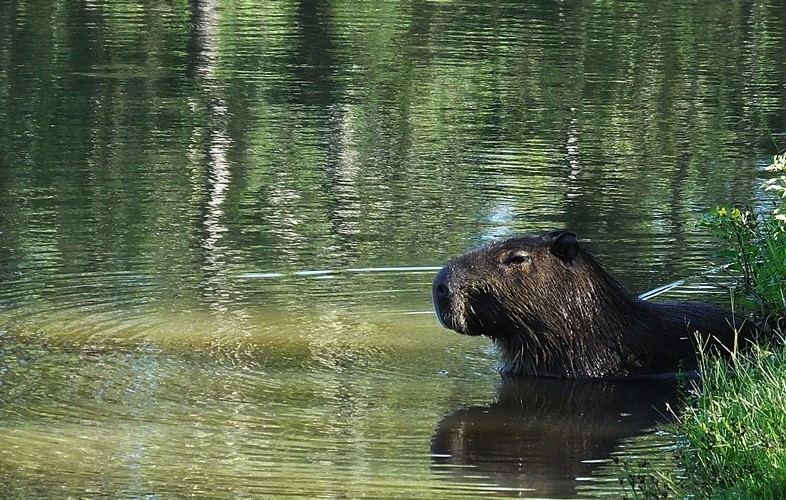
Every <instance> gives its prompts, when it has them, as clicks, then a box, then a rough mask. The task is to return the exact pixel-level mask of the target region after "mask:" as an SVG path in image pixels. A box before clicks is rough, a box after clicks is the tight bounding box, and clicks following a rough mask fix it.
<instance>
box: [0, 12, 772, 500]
mask: <svg viewBox="0 0 786 500" xmlns="http://www.w3.org/2000/svg"><path fill="white" fill-rule="evenodd" d="M785 16H786V11H784V6H783V5H782V4H781V3H780V2H776V1H745V2H738V3H735V4H734V5H733V6H731V7H730V6H728V5H726V4H719V3H715V2H709V1H700V2H695V3H693V4H690V5H686V4H684V3H683V2H659V3H657V4H653V3H651V2H635V1H634V2H600V3H598V2H589V1H586V2H584V1H570V2H545V3H543V2H539V3H532V4H529V3H524V4H522V3H521V2H512V1H511V2H506V1H503V2H497V3H495V4H493V5H488V6H480V5H476V4H474V3H472V2H469V3H468V2H462V1H456V2H430V1H411V2H388V1H380V2H362V3H358V2H345V1H333V2H326V1H306V2H299V3H298V2H276V1H274V2H264V3H258V2H225V1H221V0H214V1H207V0H192V1H190V2H186V3H184V2H180V3H176V2H170V1H153V2H145V3H144V4H140V3H135V2H128V1H112V2H109V1H103V0H97V1H86V2H67V1H41V0H31V1H23V0H16V1H10V2H3V3H2V4H0V471H2V473H0V493H1V494H2V496H3V497H10V498H29V497H31V496H40V497H58V498H59V497H68V496H71V497H85V496H94V495H95V496H99V495H102V496H118V497H142V496H151V497H182V496H198V497H211V498H215V497H231V498H238V497H261V496H284V495H297V496H303V497H342V496H343V497H357V496H362V495H367V496H372V497H408V498H411V497H428V498H433V497H445V498H447V497H462V496H463V497H477V496H478V495H479V494H481V493H482V494H484V495H490V494H496V495H501V496H505V495H514V496H532V497H575V496H604V495H606V496H611V497H615V496H616V497H618V496H619V495H620V490H619V483H618V481H617V477H616V474H617V473H616V472H615V469H614V467H613V466H612V465H610V464H611V462H610V460H611V457H613V456H617V457H620V456H626V454H628V455H632V456H641V455H653V456H655V455H658V454H659V453H660V454H661V455H658V456H663V454H665V455H666V456H668V454H669V452H668V447H669V446H670V441H669V438H668V436H665V435H662V434H660V433H651V432H649V433H644V429H648V428H650V427H651V426H652V425H653V424H654V423H655V422H656V421H657V420H660V419H661V417H662V416H663V413H662V410H664V408H665V406H664V403H665V401H668V400H669V398H670V397H671V395H670V394H671V393H670V392H669V391H670V390H671V389H669V388H664V387H661V386H660V385H659V384H649V385H647V386H646V387H642V386H638V385H636V384H632V385H626V384H620V385H614V386H608V385H606V384H595V383H573V382H555V381H536V380H519V381H515V382H513V383H511V382H510V381H505V380H503V379H501V378H500V376H499V375H498V374H497V373H496V371H495V359H496V356H495V354H494V353H493V351H491V350H490V349H489V344H488V342H487V341H485V340H484V339H474V338H466V337H462V336H459V335H456V334H454V333H451V332H448V331H446V330H443V329H442V328H440V326H439V325H438V324H437V322H436V320H435V318H434V316H433V315H432V314H431V300H430V286H431V281H432V279H433V276H434V274H435V273H436V269H437V268H438V267H439V266H440V265H441V264H442V263H443V262H444V261H445V260H447V259H448V258H450V257H451V256H454V255H456V254H458V253H460V252H462V251H464V250H466V249H468V248H471V247H473V246H474V245H477V244H479V243H482V242H484V241H487V240H489V239H491V238H495V237H500V236H504V235H508V234H512V233H518V232H533V231H541V230H550V229H554V228H562V227H568V228H571V229H572V230H574V231H576V232H577V233H578V234H579V236H580V238H581V239H582V241H584V242H585V243H586V244H587V245H588V247H589V248H590V249H591V250H592V251H593V252H594V253H595V254H596V255H598V256H599V257H600V258H601V259H602V261H603V262H604V263H605V264H606V266H607V267H608V268H609V269H610V270H611V271H612V272H613V273H614V274H615V276H617V277H618V278H619V279H620V280H621V281H622V282H624V283H626V284H628V285H630V286H631V288H632V289H633V290H635V291H637V292H643V291H646V290H649V289H652V288H655V287H657V286H659V285H662V284H664V283H669V282H672V281H674V280H677V279H682V278H688V280H687V282H686V285H685V286H682V287H679V288H678V289H676V290H674V291H672V292H669V294H667V298H684V297H690V298H697V299H702V300H713V301H717V302H720V303H723V302H724V301H725V300H726V299H725V296H724V294H723V292H721V291H718V290H716V289H713V288H711V287H709V286H708V285H710V284H711V282H713V281H715V280H716V278H712V279H710V278H708V277H707V276H703V275H701V273H703V272H704V271H705V270H707V269H709V268H710V267H712V265H713V259H712V256H711V254H712V251H713V249H714V247H715V242H713V241H712V240H711V239H710V237H709V236H708V235H707V234H706V233H704V232H702V231H701V230H700V229H698V228H697V227H696V224H695V221H696V220H697V217H698V216H699V215H700V214H701V212H702V211H704V210H706V209H708V208H711V207H713V206H715V205H716V204H720V203H741V204H744V203H761V195H760V193H758V192H757V190H756V188H757V186H758V184H759V182H760V178H761V175H762V171H761V167H762V166H763V165H766V163H767V161H768V157H769V156H770V155H772V154H773V153H775V152H776V150H777V149H778V148H779V147H783V145H784V144H786V123H785V122H784V118H785V117H786V114H784V112H783V110H784V109H786V106H785V104H786V103H785V102H784V100H785V97H784V93H783V89H784V85H786V71H784V69H785V67H786V59H784V56H783V54H786V42H785V41H784V30H783V22H782V20H783V19H784V17H785ZM718 279H722V277H718ZM708 282H709V283H708ZM661 298H663V297H658V299H661ZM596 402H597V404H594V403H596ZM615 415H616V416H615ZM643 433H644V434H643ZM642 434H643V435H642Z"/></svg>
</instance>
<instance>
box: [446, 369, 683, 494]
mask: <svg viewBox="0 0 786 500" xmlns="http://www.w3.org/2000/svg"><path fill="white" fill-rule="evenodd" d="M677 401H678V397H677V385H676V383H675V382H673V381H670V382H669V381H654V380H648V381H617V382H601V381H569V380H548V379H547V380H544V379H530V378H522V377H515V378H514V377H503V378H502V383H501V386H500V388H499V392H498V394H497V397H496V399H495V400H494V402H493V403H491V404H488V405H484V406H472V407H469V408H462V409H459V410H457V411H455V412H453V413H451V414H449V415H447V416H446V417H445V418H443V419H442V420H441V421H440V422H439V425H438V426H437V428H436V430H435V432H434V438H433V441H432V444H431V452H432V454H433V460H434V464H435V470H437V472H438V473H439V474H440V475H444V476H445V477H446V478H449V479H451V480H455V481H466V482H469V483H477V482H478V481H479V480H483V481H486V482H488V483H489V484H490V485H493V486H490V487H489V489H490V490H493V489H495V488H498V489H500V490H502V491H507V492H516V493H522V494H524V495H525V496H533V497H540V498H572V497H575V496H577V495H578V494H579V493H581V490H582V488H583V487H584V484H583V483H590V482H591V481H592V480H593V471H594V470H595V469H597V468H598V466H599V465H600V464H603V463H609V462H610V457H611V454H612V452H614V451H615V450H616V448H617V447H618V446H619V445H620V443H621V442H622V440H623V439H624V438H629V437H632V436H637V435H640V434H642V433H643V432H644V431H645V430H646V429H650V428H652V427H653V426H655V425H656V424H657V423H661V424H663V423H668V422H669V421H670V417H671V415H670V409H672V408H676V406H675V405H676V403H677Z"/></svg>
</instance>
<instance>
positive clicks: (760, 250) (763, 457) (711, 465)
mask: <svg viewBox="0 0 786 500" xmlns="http://www.w3.org/2000/svg"><path fill="white" fill-rule="evenodd" d="M767 171H768V172H769V173H771V174H772V175H773V176H772V177H771V178H770V179H769V180H767V181H765V182H764V183H763V186H762V187H763V188H764V190H765V191H768V192H771V193H773V194H774V195H775V196H774V197H773V199H772V200H769V201H766V202H765V203H764V204H763V205H762V206H761V207H759V208H750V207H748V208H744V209H740V208H729V207H720V208H717V209H716V210H714V211H712V212H711V213H709V214H707V215H706V216H705V218H704V220H703V225H704V226H705V227H707V228H709V229H710V230H711V231H712V232H713V233H714V234H715V235H716V236H717V237H718V238H719V239H720V240H721V241H723V242H724V248H723V249H722V251H721V252H720V253H719V255H720V256H721V257H723V258H724V259H726V260H727V261H728V266H729V267H728V269H729V270H730V271H731V272H732V273H734V276H735V277H736V280H735V281H736V285H735V286H734V287H733V303H734V307H735V309H736V310H737V312H738V313H741V314H745V315H746V316H747V317H748V318H750V320H752V321H757V322H758V326H759V330H760V331H761V335H762V341H761V344H760V345H757V346H755V347H754V348H753V349H750V350H748V351H746V352H738V353H735V354H734V355H733V356H732V360H731V366H730V365H729V363H727V362H726V361H723V360H720V359H716V358H712V357H702V359H701V371H702V379H701V381H700V382H689V383H688V386H687V389H688V390H686V398H685V404H684V406H683V408H682V410H681V413H680V415H679V418H678V421H677V423H676V424H675V426H674V428H673V429H672V430H674V431H675V435H676V440H677V441H676V442H677V447H676V454H677V460H678V466H677V467H676V469H675V470H670V471H664V470H659V471H655V472H652V471H644V470H637V471H635V472H631V470H630V468H626V471H625V473H624V480H625V481H627V483H628V484H629V485H630V487H631V491H632V492H633V497H634V498H667V497H672V496H673V497H677V498H686V497H690V498H713V499H714V498H786V349H785V348H784V318H786V155H778V156H776V157H775V158H774V160H773V162H772V164H771V165H770V166H769V167H768V168H767Z"/></svg>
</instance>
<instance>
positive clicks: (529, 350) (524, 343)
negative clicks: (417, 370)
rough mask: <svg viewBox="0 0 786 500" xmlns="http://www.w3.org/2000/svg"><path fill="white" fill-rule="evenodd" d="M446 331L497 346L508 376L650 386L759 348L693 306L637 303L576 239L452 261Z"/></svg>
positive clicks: (546, 239)
mask: <svg viewBox="0 0 786 500" xmlns="http://www.w3.org/2000/svg"><path fill="white" fill-rule="evenodd" d="M432 293H433V299H434V307H435V311H436V313H437V316H438V318H439V320H440V322H441V323H442V324H443V326H445V327H446V328H450V329H452V330H455V331H457V332H459V333H464V334H467V335H486V336H488V337H491V338H492V339H493V340H494V342H495V343H496V344H497V346H498V347H499V350H500V352H501V361H500V369H501V370H502V371H503V372H507V373H515V374H522V375H537V376H550V377H567V378H616V377H630V376H635V377H646V376H660V375H668V374H674V373H676V372H678V371H680V370H685V371H691V370H696V369H697V361H696V350H697V348H698V347H699V343H701V344H702V345H701V346H700V347H701V348H703V349H705V350H710V351H715V352H718V353H720V354H722V355H725V354H728V353H729V352H730V351H734V350H736V349H737V348H740V347H744V346H745V345H747V344H748V343H749V341H750V340H752V338H753V327H752V325H751V324H749V322H745V321H743V320H742V319H741V318H739V317H737V316H735V315H733V314H732V313H730V312H729V311H726V310H724V309H722V308H719V307H716V306H713V305H709V304H702V303H695V302H650V301H643V300H639V299H638V298H637V297H636V296H635V295H633V294H632V293H631V292H629V291H628V290H626V289H625V288H624V287H623V286H622V285H620V284H619V283H618V282H617V281H616V280H614V278H612V277H611V275H609V274H608V273H607V272H606V271H605V270H604V269H603V268H602V267H601V265H600V263H599V262H598V260H597V259H596V258H595V257H593V256H592V255H591V254H590V253H589V252H587V251H586V250H584V249H583V248H582V247H581V245H580V244H579V242H578V241H577V239H576V235H575V234H573V233H571V232H567V231H555V232H552V233H548V234H546V235H543V236H540V237H528V236H519V237H514V238H510V239H507V240H503V241H498V242H495V243H492V244H490V245H487V246H484V247H481V248H479V249H476V250H473V251H470V252H468V253H466V254H463V255H461V256H459V257H456V258H455V259H453V260H452V261H450V262H449V263H448V264H447V265H446V266H445V267H444V268H443V269H442V270H441V271H440V272H439V274H438V275H437V277H436V278H435V280H434V285H433V292H432Z"/></svg>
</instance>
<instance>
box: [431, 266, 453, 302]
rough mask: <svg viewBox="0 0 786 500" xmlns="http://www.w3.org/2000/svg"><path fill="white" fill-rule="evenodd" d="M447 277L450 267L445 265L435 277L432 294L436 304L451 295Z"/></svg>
mask: <svg viewBox="0 0 786 500" xmlns="http://www.w3.org/2000/svg"><path fill="white" fill-rule="evenodd" d="M447 278H448V268H447V266H445V267H443V268H442V269H441V270H440V271H439V273H437V276H436V277H435V278H434V284H433V285H432V287H431V295H432V298H433V299H434V304H435V305H437V304H438V303H441V302H444V301H445V300H447V298H448V297H449V296H450V288H449V287H448V279H447Z"/></svg>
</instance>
